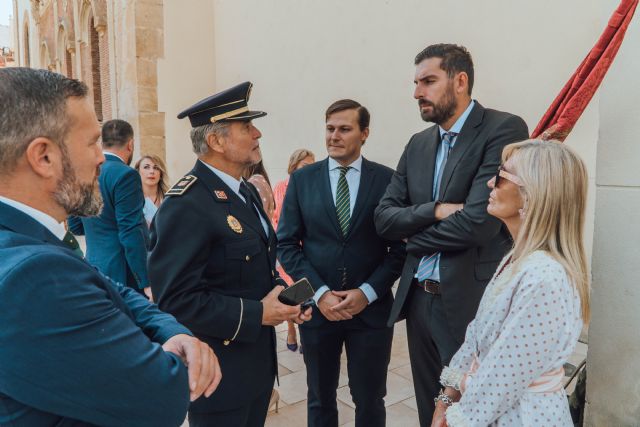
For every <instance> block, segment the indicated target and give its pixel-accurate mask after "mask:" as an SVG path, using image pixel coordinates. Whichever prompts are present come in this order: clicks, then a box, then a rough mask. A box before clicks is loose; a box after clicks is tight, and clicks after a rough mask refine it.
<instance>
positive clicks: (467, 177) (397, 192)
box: [375, 44, 527, 426]
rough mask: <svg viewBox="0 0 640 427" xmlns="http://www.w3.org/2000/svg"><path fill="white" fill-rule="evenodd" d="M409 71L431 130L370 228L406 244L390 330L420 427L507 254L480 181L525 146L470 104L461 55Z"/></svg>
mask: <svg viewBox="0 0 640 427" xmlns="http://www.w3.org/2000/svg"><path fill="white" fill-rule="evenodd" d="M415 65H416V75H415V84H416V89H415V93H414V97H415V98H416V99H417V100H418V104H419V106H420V113H421V115H422V118H423V120H425V121H427V122H433V123H435V124H436V126H432V127H430V128H428V129H426V130H424V131H422V132H419V133H417V134H415V135H414V136H413V137H412V138H411V140H410V141H409V143H408V144H407V146H406V147H405V150H404V153H403V154H402V157H401V158H400V162H399V163H398V168H397V170H396V172H395V174H394V176H393V178H392V179H391V183H390V184H389V187H388V188H387V191H386V193H385V195H384V197H383V198H382V200H381V201H380V205H379V206H378V207H377V208H376V212H375V223H376V228H377V230H378V233H379V234H380V235H381V236H383V237H385V238H388V239H406V241H407V253H408V255H407V260H406V262H405V265H404V268H403V271H402V277H401V279H400V284H399V286H398V291H397V293H396V300H395V303H394V306H393V309H392V311H391V317H390V320H389V321H390V323H393V322H395V321H396V320H398V319H400V318H404V317H405V316H406V318H407V335H408V341H409V353H410V357H411V370H412V374H413V380H414V386H415V390H416V399H417V402H418V412H419V415H420V424H421V425H423V426H426V425H430V424H431V418H432V414H433V410H434V397H436V395H438V390H439V381H438V379H439V376H440V372H441V370H442V367H443V366H444V365H446V364H447V363H449V360H450V359H451V357H452V356H453V354H454V353H455V352H456V351H457V349H458V348H459V346H460V345H461V344H462V342H463V341H464V334H465V330H466V328H467V325H468V323H469V322H470V321H471V319H473V317H474V316H475V313H476V310H477V308H478V304H479V302H480V297H481V296H482V293H483V291H484V288H485V286H486V284H487V282H488V281H489V279H490V278H491V276H492V274H493V272H494V271H495V269H496V268H497V265H498V262H499V261H500V259H501V258H502V257H503V256H504V254H505V253H506V251H507V250H508V249H509V247H510V245H511V242H510V240H509V237H508V233H507V231H506V229H504V228H503V227H502V226H501V225H500V222H499V221H498V220H497V219H495V218H493V217H491V216H489V215H488V214H487V211H486V207H487V202H488V199H489V188H488V187H487V181H489V179H490V178H491V177H492V176H494V175H495V173H496V171H497V170H498V166H499V164H500V156H501V153H502V148H503V147H504V146H505V145H507V144H509V143H512V142H515V141H519V140H523V139H526V138H527V126H526V124H525V123H524V121H523V120H522V119H521V118H520V117H517V116H514V115H512V114H509V113H504V112H500V111H496V110H490V109H487V108H484V107H483V106H482V105H480V103H478V102H477V101H474V100H472V99H471V89H472V87H473V62H472V60H471V55H470V54H469V52H468V51H467V50H466V49H465V48H464V47H461V46H456V45H451V44H438V45H432V46H429V47H427V48H426V49H424V50H423V51H422V52H420V53H419V54H418V55H417V56H416V59H415ZM445 400H446V399H445ZM442 404H443V403H442V401H441V400H440V401H439V405H442Z"/></svg>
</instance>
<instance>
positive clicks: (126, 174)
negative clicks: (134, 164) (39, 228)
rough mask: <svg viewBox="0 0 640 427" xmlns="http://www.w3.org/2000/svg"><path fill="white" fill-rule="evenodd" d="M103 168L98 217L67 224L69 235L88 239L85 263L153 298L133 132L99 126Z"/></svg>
mask: <svg viewBox="0 0 640 427" xmlns="http://www.w3.org/2000/svg"><path fill="white" fill-rule="evenodd" d="M102 148H103V150H104V156H105V159H106V161H105V163H104V165H102V171H101V173H100V178H99V183H100V192H101V193H102V200H104V208H103V209H102V212H101V213H100V215H98V216H95V217H87V218H76V217H71V218H69V229H70V230H71V231H72V232H73V233H74V234H76V235H82V234H84V235H85V236H86V238H87V261H89V262H90V263H91V264H92V265H95V266H96V267H97V268H98V270H100V271H101V272H102V273H104V274H106V275H107V276H109V277H110V278H111V279H113V280H114V281H116V282H119V283H122V284H124V285H127V286H129V287H131V288H133V289H135V290H137V291H138V292H144V294H145V295H146V296H147V297H148V298H151V287H150V286H149V278H148V275H147V246H148V231H147V225H146V222H145V220H144V215H143V212H142V209H143V207H144V193H143V192H142V183H141V181H140V174H138V172H137V171H136V170H135V169H133V168H131V167H130V166H129V165H130V164H131V159H132V158H133V148H134V140H133V128H132V127H131V125H130V124H129V123H127V122H126V121H124V120H118V119H115V120H109V121H108V122H105V123H104V124H103V125H102Z"/></svg>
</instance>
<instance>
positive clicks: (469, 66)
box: [414, 43, 473, 95]
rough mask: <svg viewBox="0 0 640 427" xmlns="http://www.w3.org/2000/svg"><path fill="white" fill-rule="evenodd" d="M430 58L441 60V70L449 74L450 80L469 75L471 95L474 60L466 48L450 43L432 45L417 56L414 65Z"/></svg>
mask: <svg viewBox="0 0 640 427" xmlns="http://www.w3.org/2000/svg"><path fill="white" fill-rule="evenodd" d="M429 58H441V59H442V62H441V63H440V68H442V69H443V70H444V71H446V72H447V75H448V76H449V78H452V77H453V76H455V75H456V74H457V73H461V72H465V73H467V77H468V80H469V92H468V93H469V95H471V90H472V89H473V60H472V59H471V54H470V53H469V51H468V50H467V48H466V47H464V46H459V45H457V44H448V43H439V44H432V45H431V46H427V47H425V48H424V49H423V50H422V51H421V52H420V53H418V54H417V55H416V59H415V61H414V64H415V65H418V64H419V63H421V62H422V61H424V60H425V59H429Z"/></svg>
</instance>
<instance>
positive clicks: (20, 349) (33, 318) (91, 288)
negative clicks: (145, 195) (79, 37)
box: [0, 68, 221, 427]
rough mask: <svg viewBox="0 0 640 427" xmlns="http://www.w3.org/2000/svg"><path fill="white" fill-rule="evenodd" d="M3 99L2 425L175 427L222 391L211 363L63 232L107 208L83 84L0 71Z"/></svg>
mask: <svg viewBox="0 0 640 427" xmlns="http://www.w3.org/2000/svg"><path fill="white" fill-rule="evenodd" d="M0 99H2V103H3V107H2V108H1V109H0V325H2V327H1V328H0V402H1V404H0V424H1V425H16V426H26V427H30V426H34V427H36V426H38V427H39V426H61V425H69V426H70V425H73V426H88V425H104V426H107V425H111V426H176V425H180V424H181V423H182V421H183V420H184V418H185V416H186V412H187V408H188V405H189V399H190V398H191V400H195V399H196V398H198V397H200V395H203V394H204V395H205V396H210V395H211V394H212V393H213V391H214V389H215V388H216V387H217V385H218V383H219V382H220V379H221V375H220V367H219V364H218V361H217V358H216V356H215V355H214V353H213V351H212V350H211V348H209V346H207V345H206V344H204V343H202V342H201V341H199V340H197V339H196V338H193V337H192V336H191V332H190V331H189V330H188V329H187V328H185V327H184V326H182V325H181V324H179V323H178V322H177V321H176V320H175V319H174V318H173V317H172V316H170V315H168V314H165V313H162V312H161V311H160V310H158V308H157V307H156V306H155V305H153V304H151V303H149V301H147V300H146V299H145V298H144V297H143V296H142V295H140V294H138V293H136V292H135V291H134V290H132V289H130V288H127V287H124V286H123V285H121V284H119V283H116V282H113V281H112V280H111V279H109V278H107V277H106V276H104V275H103V274H101V273H100V272H98V271H97V270H96V269H95V268H94V267H92V266H91V265H90V264H89V263H88V262H87V261H85V260H84V258H83V257H82V254H81V251H80V250H79V248H78V243H77V241H76V240H75V238H74V237H73V235H72V234H71V233H68V232H67V231H65V228H64V219H65V218H66V217H67V216H68V215H78V216H88V215H97V214H98V213H100V210H101V209H102V205H103V203H102V198H101V196H100V190H99V188H98V181H97V179H98V175H99V174H100V165H101V164H102V163H103V162H104V161H105V158H104V155H103V153H102V150H101V147H100V144H99V143H98V137H99V136H100V126H99V124H98V121H97V119H96V115H95V112H94V110H93V105H92V103H91V102H90V98H89V97H88V94H87V86H86V85H85V84H84V83H81V82H79V81H77V80H73V79H68V78H66V77H64V76H62V75H60V74H55V73H52V72H49V71H44V70H32V69H29V68H8V69H0ZM185 365H186V366H188V369H187V367H186V366H185Z"/></svg>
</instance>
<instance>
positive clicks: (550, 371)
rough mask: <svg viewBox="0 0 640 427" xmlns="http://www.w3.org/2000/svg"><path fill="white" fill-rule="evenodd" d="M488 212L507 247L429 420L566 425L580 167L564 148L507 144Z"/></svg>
mask: <svg viewBox="0 0 640 427" xmlns="http://www.w3.org/2000/svg"><path fill="white" fill-rule="evenodd" d="M502 161H503V164H502V166H501V167H500V169H499V170H498V173H497V174H496V176H495V177H494V178H492V179H491V180H490V181H489V182H488V185H489V187H490V188H491V190H492V191H491V194H490V196H489V205H488V207H487V211H488V212H489V213H490V214H491V215H493V216H494V217H496V218H498V219H500V220H501V221H502V222H503V223H504V224H505V226H506V227H507V229H508V230H509V233H510V234H511V236H512V238H513V241H514V245H513V249H512V250H511V252H509V253H508V254H507V255H506V256H505V258H504V259H503V260H502V262H501V263H500V265H499V267H498V270H497V272H496V273H495V274H494V276H493V278H492V279H491V282H490V283H489V285H488V286H487V288H486V290H485V292H484V295H483V296H482V300H481V302H480V306H479V308H478V311H477V313H476V317H475V319H474V320H473V321H472V322H471V323H470V324H469V326H468V328H467V332H466V336H465V340H464V343H463V344H462V346H461V347H460V350H458V352H457V353H456V354H455V355H454V356H453V358H452V359H451V363H450V364H449V366H447V367H445V368H444V370H443V371H442V375H441V377H440V382H441V383H442V385H443V386H444V387H445V389H444V390H443V391H441V392H440V394H439V395H438V397H437V398H436V411H435V413H434V416H433V422H432V426H434V427H442V426H445V425H447V426H450V427H458V426H470V427H473V426H478V427H479V426H482V427H485V426H489V425H490V426H502V427H505V426H509V427H516V426H530V427H533V426H573V422H572V420H571V416H570V414H569V405H568V402H567V396H566V394H565V392H564V389H563V387H562V380H563V377H564V369H563V365H564V363H565V362H566V361H567V359H568V358H569V356H570V355H571V353H572V352H573V350H574V349H575V346H576V343H577V340H578V337H579V335H580V331H581V330H582V326H583V324H586V323H587V322H588V321H589V277H588V270H587V262H586V256H585V251H584V246H583V227H584V218H585V205H586V199H587V171H586V167H585V165H584V163H583V161H582V160H581V159H580V158H579V157H578V156H577V155H576V154H575V153H574V152H573V151H572V150H571V149H569V147H567V146H565V145H563V144H560V143H557V142H543V141H536V140H529V141H524V142H519V143H515V144H510V145H507V146H506V147H505V149H504V151H503V154H502Z"/></svg>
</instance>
